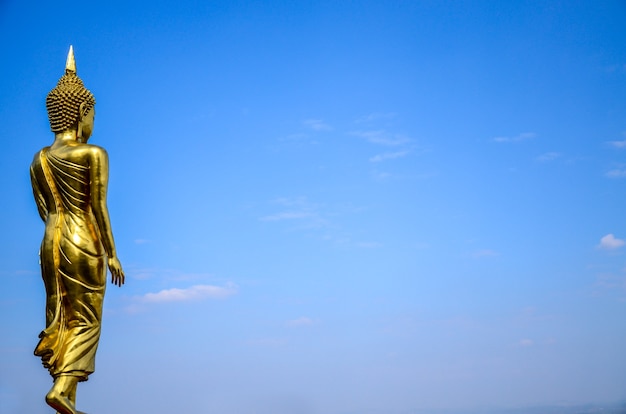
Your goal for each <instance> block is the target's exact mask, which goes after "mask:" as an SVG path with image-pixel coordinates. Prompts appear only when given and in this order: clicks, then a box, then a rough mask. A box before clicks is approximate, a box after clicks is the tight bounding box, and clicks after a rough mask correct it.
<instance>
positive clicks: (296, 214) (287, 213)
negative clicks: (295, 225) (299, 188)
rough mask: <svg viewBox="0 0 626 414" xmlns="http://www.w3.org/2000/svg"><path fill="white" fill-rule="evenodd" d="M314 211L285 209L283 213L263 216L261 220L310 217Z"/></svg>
mask: <svg viewBox="0 0 626 414" xmlns="http://www.w3.org/2000/svg"><path fill="white" fill-rule="evenodd" d="M312 216H313V213H312V212H310V211H283V212H281V213H276V214H272V215H269V216H264V217H261V221H281V220H295V219H303V218H310V217H312Z"/></svg>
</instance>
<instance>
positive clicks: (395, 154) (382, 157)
mask: <svg viewBox="0 0 626 414" xmlns="http://www.w3.org/2000/svg"><path fill="white" fill-rule="evenodd" d="M409 152H410V151H408V150H406V151H396V152H385V153H383V154H378V155H375V156H373V157H372V158H370V162H381V161H386V160H392V159H394V158H401V157H405V156H407V155H408V154H409Z"/></svg>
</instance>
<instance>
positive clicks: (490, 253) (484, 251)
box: [470, 249, 499, 259]
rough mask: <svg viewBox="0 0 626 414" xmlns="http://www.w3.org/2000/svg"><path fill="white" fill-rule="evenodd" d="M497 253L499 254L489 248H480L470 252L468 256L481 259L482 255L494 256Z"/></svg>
mask: <svg viewBox="0 0 626 414" xmlns="http://www.w3.org/2000/svg"><path fill="white" fill-rule="evenodd" d="M498 255H499V253H498V252H496V251H495V250H491V249H481V250H476V251H474V252H472V253H470V257H472V258H474V259H482V258H484V257H494V256H498Z"/></svg>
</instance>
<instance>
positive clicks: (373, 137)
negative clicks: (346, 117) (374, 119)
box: [350, 129, 411, 147]
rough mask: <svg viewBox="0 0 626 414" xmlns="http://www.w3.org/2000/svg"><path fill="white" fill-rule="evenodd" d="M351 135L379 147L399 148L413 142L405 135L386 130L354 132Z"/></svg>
mask: <svg viewBox="0 0 626 414" xmlns="http://www.w3.org/2000/svg"><path fill="white" fill-rule="evenodd" d="M350 134H351V135H354V136H356V137H359V138H363V139H365V140H366V141H367V142H370V143H372V144H377V145H385V146H389V147H397V146H399V145H404V144H407V143H409V142H411V139H410V138H409V137H407V136H405V135H401V134H392V133H389V132H387V131H385V130H382V129H379V130H370V131H352V132H350Z"/></svg>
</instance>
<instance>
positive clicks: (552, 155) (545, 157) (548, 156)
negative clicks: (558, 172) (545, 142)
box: [535, 152, 561, 162]
mask: <svg viewBox="0 0 626 414" xmlns="http://www.w3.org/2000/svg"><path fill="white" fill-rule="evenodd" d="M560 156H561V154H559V153H558V152H546V153H545V154H541V155H539V156H538V157H536V158H535V161H539V162H549V161H554V160H555V159H557V158H559V157H560Z"/></svg>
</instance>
